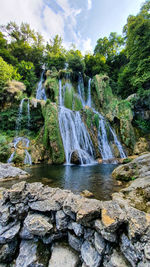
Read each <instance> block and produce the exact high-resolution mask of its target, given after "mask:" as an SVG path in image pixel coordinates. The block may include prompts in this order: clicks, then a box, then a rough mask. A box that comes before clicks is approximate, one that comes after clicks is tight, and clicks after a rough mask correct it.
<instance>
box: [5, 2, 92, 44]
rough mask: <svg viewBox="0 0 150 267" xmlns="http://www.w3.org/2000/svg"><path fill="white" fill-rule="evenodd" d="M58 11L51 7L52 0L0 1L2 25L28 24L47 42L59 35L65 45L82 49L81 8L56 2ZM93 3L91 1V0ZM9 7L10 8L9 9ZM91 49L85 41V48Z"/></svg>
mask: <svg viewBox="0 0 150 267" xmlns="http://www.w3.org/2000/svg"><path fill="white" fill-rule="evenodd" d="M55 1H56V2H57V4H58V6H60V7H61V9H59V8H58V10H54V9H53V8H51V6H50V4H49V3H50V2H51V0H0V2H1V3H0V6H1V8H0V24H7V23H8V22H10V21H15V22H16V23H17V24H18V25H20V24H21V22H27V23H29V24H30V26H31V28H32V29H34V30H36V31H38V32H40V33H41V34H42V35H43V36H44V38H45V39H46V41H48V40H49V39H51V38H53V37H54V36H55V35H56V34H59V35H60V36H62V37H63V38H64V43H65V44H67V43H75V44H76V47H77V48H79V49H80V48H81V47H82V36H80V32H79V31H78V30H77V22H78V15H79V14H80V13H81V12H82V10H81V9H80V8H73V7H72V6H71V4H70V1H69V0H55ZM90 2H91V0H90ZM8 7H9V8H8ZM86 46H87V47H89V44H88V41H87V40H86V41H85V44H84V47H86Z"/></svg>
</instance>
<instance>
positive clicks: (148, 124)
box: [135, 118, 150, 134]
mask: <svg viewBox="0 0 150 267" xmlns="http://www.w3.org/2000/svg"><path fill="white" fill-rule="evenodd" d="M135 125H136V126H137V127H138V128H139V129H140V130H141V132H142V133H143V134H147V133H150V121H148V120H144V119H142V118H139V119H137V120H135Z"/></svg>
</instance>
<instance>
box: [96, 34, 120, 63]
mask: <svg viewBox="0 0 150 267" xmlns="http://www.w3.org/2000/svg"><path fill="white" fill-rule="evenodd" d="M123 44H124V39H123V38H122V36H121V35H117V33H116V32H111V33H110V35H109V38H107V37H104V38H100V39H98V41H97V45H96V47H95V49H94V54H100V55H103V56H105V58H113V57H114V56H115V55H117V53H118V52H119V51H120V49H121V47H122V45H123Z"/></svg>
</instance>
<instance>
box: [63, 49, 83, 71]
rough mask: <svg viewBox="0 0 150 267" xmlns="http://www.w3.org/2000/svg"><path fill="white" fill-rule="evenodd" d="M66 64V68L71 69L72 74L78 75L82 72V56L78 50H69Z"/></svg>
mask: <svg viewBox="0 0 150 267" xmlns="http://www.w3.org/2000/svg"><path fill="white" fill-rule="evenodd" d="M67 62H68V68H69V69H72V71H73V72H75V73H77V74H78V73H79V72H82V73H83V72H84V69H85V64H84V60H83V57H82V54H81V52H80V51H79V50H73V49H71V50H70V51H68V53H67Z"/></svg>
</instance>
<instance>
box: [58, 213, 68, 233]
mask: <svg viewBox="0 0 150 267" xmlns="http://www.w3.org/2000/svg"><path fill="white" fill-rule="evenodd" d="M69 220H70V217H69V216H67V215H66V214H65V213H64V212H63V211H62V210H59V211H57V212H56V228H57V229H58V230H65V229H67V228H68V224H69Z"/></svg>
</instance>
